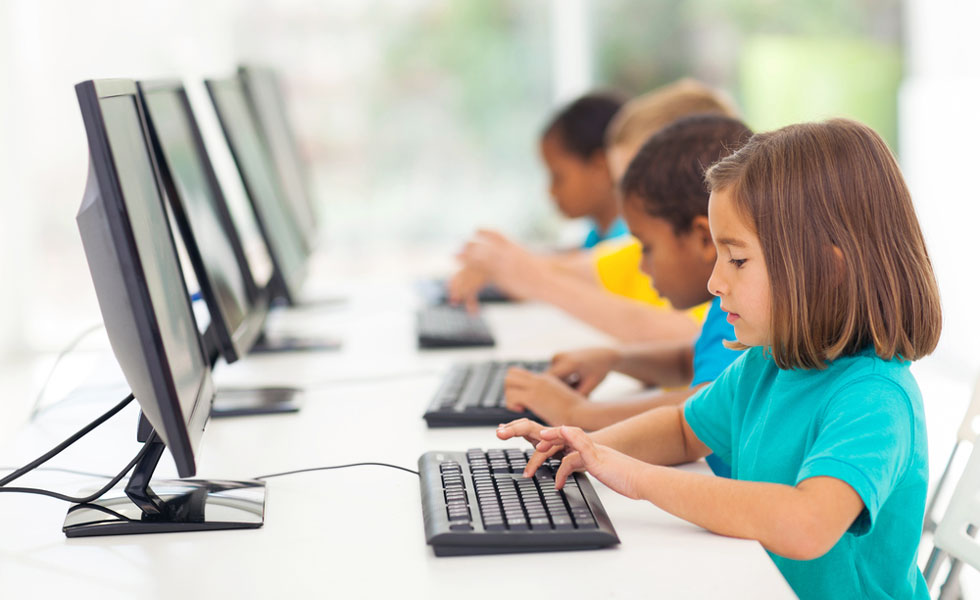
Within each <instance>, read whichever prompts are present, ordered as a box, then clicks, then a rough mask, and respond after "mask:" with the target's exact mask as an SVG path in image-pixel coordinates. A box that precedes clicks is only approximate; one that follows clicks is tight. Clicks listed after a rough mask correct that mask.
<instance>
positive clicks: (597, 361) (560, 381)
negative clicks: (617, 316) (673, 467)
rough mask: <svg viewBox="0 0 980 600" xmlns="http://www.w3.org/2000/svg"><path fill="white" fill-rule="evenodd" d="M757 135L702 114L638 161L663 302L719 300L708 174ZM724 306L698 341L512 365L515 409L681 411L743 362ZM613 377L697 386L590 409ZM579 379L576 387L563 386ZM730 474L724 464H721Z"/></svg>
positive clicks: (633, 169)
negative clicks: (538, 367)
mask: <svg viewBox="0 0 980 600" xmlns="http://www.w3.org/2000/svg"><path fill="white" fill-rule="evenodd" d="M751 135H752V132H751V131H749V129H748V128H747V127H746V126H745V125H744V124H743V123H742V122H741V121H738V120H737V119H732V118H730V117H723V116H715V115H701V116H694V117H687V118H684V119H681V120H679V121H676V122H675V123H673V124H671V125H669V126H667V127H665V128H664V129H662V130H661V131H660V132H658V133H656V134H654V135H653V137H651V138H650V139H649V141H647V143H646V144H645V145H644V146H643V147H642V149H640V151H639V153H637V155H636V157H635V158H634V159H633V162H631V163H630V165H629V169H628V170H627V171H626V175H625V176H623V179H622V182H621V187H620V189H621V193H622V197H623V211H624V214H625V215H626V220H627V222H628V223H629V228H630V232H631V233H632V234H633V235H634V236H635V237H636V238H637V239H638V240H639V241H640V243H641V244H642V247H643V251H642V252H643V261H642V263H641V268H642V269H643V271H644V272H645V273H646V274H648V275H649V276H650V278H651V279H652V281H653V285H654V286H655V287H656V289H657V291H658V292H659V293H660V295H661V296H662V297H664V298H667V299H668V300H669V301H670V303H671V304H672V305H673V306H675V307H677V308H679V309H687V308H691V307H693V306H698V305H700V304H703V303H705V302H709V301H711V299H712V295H711V293H710V292H709V291H708V285H707V284H708V277H709V275H710V274H711V269H712V267H713V266H714V264H715V258H716V253H715V246H714V244H713V242H712V240H711V231H710V229H709V227H708V191H707V190H706V189H705V187H704V168H705V166H706V165H710V164H712V163H714V162H716V161H718V160H719V159H721V158H724V157H725V156H727V155H728V154H730V153H731V152H732V151H734V150H735V149H737V148H738V147H739V146H741V145H742V144H744V143H745V142H746V141H747V140H748V139H749V137H750V136H751ZM734 339H735V333H734V331H733V330H732V326H731V325H730V324H729V323H727V322H726V320H725V314H724V312H722V310H721V307H720V306H719V300H718V299H717V298H715V300H714V301H713V302H712V303H711V309H710V310H709V311H708V316H707V319H706V320H705V322H704V325H703V327H702V329H701V333H700V335H699V336H698V338H697V340H695V341H694V343H693V344H692V343H691V342H690V340H687V341H680V342H672V343H668V342H656V343H646V344H634V345H631V346H623V347H620V348H594V349H587V350H580V351H577V352H569V353H564V354H559V355H557V356H556V357H555V358H554V360H553V361H552V365H551V368H550V369H549V372H548V373H543V374H536V373H531V372H529V371H525V370H523V369H518V368H513V369H511V370H510V371H509V372H508V374H507V379H506V384H505V394H506V403H507V407H508V408H511V409H512V410H522V409H524V408H526V409H529V410H531V411H532V412H534V413H535V414H536V415H538V416H539V417H541V418H542V419H543V420H544V421H545V422H546V423H549V424H552V425H574V426H577V427H582V428H585V429H599V428H601V427H605V426H607V425H611V424H613V423H616V422H617V421H621V420H623V419H626V418H628V417H631V416H634V415H637V414H640V413H642V412H645V411H647V410H650V409H652V408H656V407H658V406H667V405H677V404H681V403H683V402H684V400H686V399H687V398H688V397H689V396H690V395H691V394H693V393H694V391H695V390H697V389H698V388H700V387H701V386H704V385H706V384H707V383H709V382H711V381H712V380H714V379H715V378H716V377H717V376H718V375H719V374H721V372H722V371H724V370H725V369H726V368H727V367H728V365H730V364H731V363H732V361H734V360H735V359H736V358H737V357H738V352H735V351H733V350H729V349H727V348H725V346H724V345H723V342H724V341H725V340H734ZM612 370H615V371H620V372H622V373H625V374H627V375H630V376H632V377H635V378H637V379H639V380H640V381H642V382H643V383H645V384H647V385H649V386H662V387H674V386H679V385H686V386H689V387H687V388H686V389H681V390H675V391H670V392H656V393H652V394H650V395H648V396H646V397H643V398H639V399H631V400H623V401H607V402H589V401H588V399H587V398H586V395H587V394H588V393H590V392H591V391H592V390H593V389H594V388H595V387H596V386H597V385H598V384H599V382H600V381H602V379H603V378H604V377H605V376H606V375H607V374H608V373H609V372H610V371H612ZM569 379H574V380H577V382H578V383H577V385H576V388H577V389H572V388H571V387H569V386H568V385H566V384H565V383H564V381H568V380H569ZM712 466H713V467H714V468H716V469H717V471H718V472H721V473H724V472H725V471H726V470H727V469H725V468H724V467H723V466H722V465H716V464H713V465H712Z"/></svg>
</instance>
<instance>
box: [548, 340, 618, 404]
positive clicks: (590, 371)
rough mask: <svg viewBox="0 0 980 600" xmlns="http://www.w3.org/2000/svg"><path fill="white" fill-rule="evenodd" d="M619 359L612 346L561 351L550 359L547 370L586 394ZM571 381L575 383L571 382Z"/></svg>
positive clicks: (590, 391) (603, 377) (604, 376)
mask: <svg viewBox="0 0 980 600" xmlns="http://www.w3.org/2000/svg"><path fill="white" fill-rule="evenodd" d="M618 360H619V352H618V351H616V350H615V349H613V348H585V349H582V350H573V351H571V352H561V353H559V354H556V355H555V356H554V357H553V358H552V359H551V366H550V367H549V368H548V372H549V373H551V374H552V375H554V376H555V377H557V378H558V379H560V380H562V381H565V382H569V385H570V386H571V387H572V388H574V389H575V390H577V391H578V393H580V394H582V395H583V396H588V395H589V394H591V393H592V390H594V389H595V388H596V386H598V385H599V384H600V383H601V382H602V380H603V379H605V378H606V375H608V374H609V372H610V371H612V369H613V367H614V366H615V365H616V362H617V361H618ZM571 381H574V382H575V383H574V384H572V383H571Z"/></svg>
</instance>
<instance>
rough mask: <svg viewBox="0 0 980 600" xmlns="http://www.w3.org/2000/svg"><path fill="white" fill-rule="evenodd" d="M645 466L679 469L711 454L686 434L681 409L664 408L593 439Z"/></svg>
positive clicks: (644, 414)
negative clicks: (674, 467)
mask: <svg viewBox="0 0 980 600" xmlns="http://www.w3.org/2000/svg"><path fill="white" fill-rule="evenodd" d="M589 437H591V438H592V439H593V440H594V441H595V443H597V444H602V445H603V446H609V447H610V448H613V449H614V450H618V451H619V452H622V453H623V454H627V455H629V456H632V457H633V458H636V459H638V460H641V461H643V462H646V463H650V464H654V465H679V464H682V463H687V462H691V461H694V460H697V459H699V458H701V457H703V456H707V455H708V454H710V452H711V451H710V450H709V449H708V448H707V446H705V445H704V444H701V443H700V442H698V441H697V440H696V439H695V440H694V441H693V442H692V440H690V439H688V436H686V435H685V433H684V413H683V407H682V406H662V407H660V408H654V409H652V410H649V411H647V412H644V413H641V414H639V415H636V416H634V417H630V418H629V419H626V420H624V421H620V422H618V423H616V424H614V425H610V426H608V427H605V428H603V429H600V430H599V431H596V432H593V433H592V434H590V436H589Z"/></svg>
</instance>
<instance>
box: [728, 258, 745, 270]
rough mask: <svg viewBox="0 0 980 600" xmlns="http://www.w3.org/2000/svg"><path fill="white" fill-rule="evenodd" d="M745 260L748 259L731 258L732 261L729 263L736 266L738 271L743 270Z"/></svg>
mask: <svg viewBox="0 0 980 600" xmlns="http://www.w3.org/2000/svg"><path fill="white" fill-rule="evenodd" d="M745 260H746V259H744V258H731V259H729V260H728V262H730V263H732V264H733V265H735V268H736V269H741V268H742V265H744V264H745Z"/></svg>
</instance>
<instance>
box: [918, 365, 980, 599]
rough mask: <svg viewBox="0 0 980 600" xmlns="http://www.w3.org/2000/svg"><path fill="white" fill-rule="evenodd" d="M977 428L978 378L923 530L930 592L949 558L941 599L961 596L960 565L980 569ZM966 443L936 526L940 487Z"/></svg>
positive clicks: (979, 408) (979, 419) (979, 422)
mask: <svg viewBox="0 0 980 600" xmlns="http://www.w3.org/2000/svg"><path fill="white" fill-rule="evenodd" d="M978 428H980V378H978V379H977V381H976V383H975V384H974V387H973V398H972V399H971V401H970V406H969V407H968V408H967V411H966V414H965V415H964V416H963V421H962V422H961V423H960V428H959V430H958V431H957V435H956V445H954V446H953V451H952V453H951V454H950V457H949V461H948V462H947V463H946V468H945V469H944V470H943V474H942V475H941V476H940V478H939V481H938V482H937V483H936V488H935V489H934V490H933V493H932V498H931V499H930V501H929V505H928V506H927V508H926V515H925V522H924V523H923V527H922V529H923V533H928V532H933V544H934V548H933V550H932V553H931V554H930V555H929V560H928V562H927V563H926V567H925V569H923V575H924V576H925V578H926V582H927V583H928V584H929V587H930V589H931V588H932V585H933V582H934V581H935V578H936V575H937V574H938V572H939V568H940V566H941V565H942V563H943V562H944V561H945V559H946V558H949V559H950V566H949V573H948V575H947V577H946V581H945V582H944V583H943V585H942V587H941V590H940V593H939V598H941V599H946V598H958V597H960V590H959V573H960V570H961V569H962V566H963V562H966V563H967V564H969V565H971V566H972V567H973V568H975V569H978V570H980V542H978V541H977V540H976V539H974V537H973V535H974V534H975V533H976V531H977V524H980V445H978V444H980V438H978V433H980V432H978ZM966 444H972V445H973V451H972V452H971V454H970V458H969V460H968V462H967V465H966V468H965V469H964V470H963V473H962V475H961V476H960V480H959V481H958V482H957V484H956V487H955V488H954V490H953V493H952V495H951V496H950V498H949V501H948V504H947V507H946V512H945V514H944V515H943V517H942V519H941V520H940V521H939V522H938V523H937V521H936V519H935V510H936V503H937V501H938V500H939V498H940V496H942V495H943V488H944V486H945V483H946V480H947V478H948V476H949V473H950V468H951V467H952V465H953V462H954V460H955V458H956V456H957V454H958V452H959V451H960V450H961V448H963V447H964V446H965V445H966Z"/></svg>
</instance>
